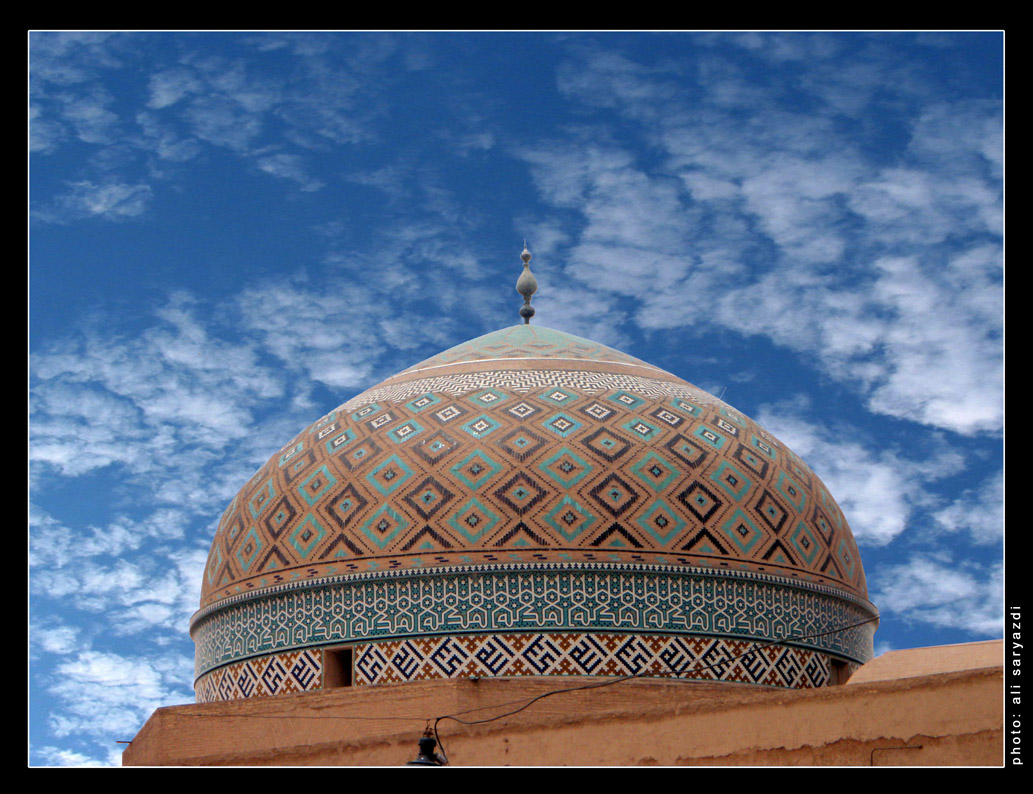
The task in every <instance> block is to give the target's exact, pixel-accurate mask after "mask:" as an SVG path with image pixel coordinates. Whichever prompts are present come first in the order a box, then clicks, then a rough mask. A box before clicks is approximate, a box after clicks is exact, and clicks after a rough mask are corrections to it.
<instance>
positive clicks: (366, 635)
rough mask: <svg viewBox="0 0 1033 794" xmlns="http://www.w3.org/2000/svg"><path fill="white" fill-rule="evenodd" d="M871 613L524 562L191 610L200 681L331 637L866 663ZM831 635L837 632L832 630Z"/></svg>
mask: <svg viewBox="0 0 1033 794" xmlns="http://www.w3.org/2000/svg"><path fill="white" fill-rule="evenodd" d="M875 614H876V613H875V612H874V610H873V609H872V608H871V605H870V604H867V602H864V603H862V602H861V601H859V600H858V601H852V600H849V599H846V598H844V597H843V596H842V594H836V593H834V591H829V592H823V591H822V590H818V589H812V588H808V587H802V586H788V585H783V584H777V583H775V582H772V581H763V580H760V579H759V578H754V577H745V576H741V577H735V576H721V575H713V574H709V575H708V574H700V573H681V574H672V573H670V572H669V569H668V570H662V569H660V570H651V569H649V568H648V567H646V566H640V567H637V568H636V567H633V566H626V567H623V568H621V567H617V566H614V567H612V568H609V569H607V568H594V569H589V568H583V569H582V568H574V569H568V568H562V567H560V566H556V567H555V568H544V569H539V568H535V567H532V566H523V567H512V568H509V567H505V566H498V567H496V568H494V569H477V568H470V569H466V570H462V571H455V570H453V571H451V572H449V571H447V570H446V571H442V570H437V571H435V572H433V574H430V575H424V576H414V575H411V574H406V575H402V574H401V573H399V574H398V575H397V576H388V575H385V576H381V577H356V578H354V579H346V580H343V581H339V582H333V583H330V584H325V585H323V586H318V587H306V588H295V589H287V590H282V591H272V592H270V593H267V594H265V595H264V597H259V598H249V599H243V600H240V601H236V602H234V603H232V604H230V605H228V606H226V607H225V608H222V609H212V610H206V611H204V612H201V613H198V615H196V616H195V618H194V621H193V624H192V627H191V635H192V636H193V638H194V641H195V643H196V649H197V653H196V657H195V673H196V675H197V676H198V677H200V676H202V675H204V674H205V673H207V672H209V671H211V670H213V669H215V668H217V667H221V666H223V665H226V664H233V663H236V662H240V661H243V660H245V659H247V658H249V657H255V656H260V655H265V654H269V653H277V652H281V651H286V650H298V649H301V648H314V647H318V646H321V645H326V644H329V643H355V642H361V641H369V640H389V639H406V638H412V637H418V636H427V635H437V636H444V635H449V636H456V635H459V634H483V633H503V632H511V631H530V632H536V631H537V632H540V631H549V632H557V631H559V632H567V631H573V632H584V631H585V630H586V629H587V630H592V631H599V632H607V631H611V632H612V631H614V630H617V631H620V632H627V633H654V632H662V633H666V634H677V635H710V636H715V635H717V636H726V637H730V638H742V639H747V640H755V639H756V640H770V639H778V638H805V637H811V636H812V635H821V636H814V637H813V639H800V640H799V641H798V642H794V645H802V646H808V647H812V648H815V649H818V650H822V651H827V652H829V653H832V654H834V655H836V656H838V657H843V658H845V659H849V660H854V661H858V662H861V663H864V662H865V661H867V660H868V659H870V658H871V656H872V635H873V634H874V630H875V624H874V623H867V624H865V625H862V626H857V627H854V628H850V629H846V630H841V629H843V628H844V627H846V626H850V625H852V624H855V623H859V622H860V621H863V620H866V619H869V618H871V617H873V616H874V615H875ZM837 630H838V631H837Z"/></svg>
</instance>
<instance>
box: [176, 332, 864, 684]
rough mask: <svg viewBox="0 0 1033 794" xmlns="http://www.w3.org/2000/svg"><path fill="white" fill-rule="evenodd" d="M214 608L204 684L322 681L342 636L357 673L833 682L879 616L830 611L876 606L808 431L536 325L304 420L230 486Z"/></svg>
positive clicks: (380, 679) (213, 561)
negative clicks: (802, 444)
mask: <svg viewBox="0 0 1033 794" xmlns="http://www.w3.org/2000/svg"><path fill="white" fill-rule="evenodd" d="M201 607H202V608H201V611H199V612H198V613H197V614H196V615H195V616H194V620H193V621H192V632H191V633H192V635H193V636H194V639H195V641H196V642H197V649H198V653H197V673H198V677H199V678H198V682H197V691H198V698H199V699H200V700H212V699H223V698H228V697H241V696H250V695H253V694H276V693H279V692H281V691H295V690H298V689H309V688H314V687H318V686H323V685H326V683H327V678H326V675H327V670H326V668H327V664H328V661H327V660H328V658H329V657H328V656H327V649H331V648H342V647H344V648H347V649H349V654H348V657H347V659H348V664H349V665H350V668H349V670H348V671H347V678H348V680H349V681H352V682H353V683H355V684H363V683H384V682H395V681H406V680H412V679H415V678H428V677H455V676H463V675H528V674H530V675H549V674H584V675H626V674H629V673H632V674H633V673H636V672H640V671H644V672H646V673H650V674H657V675H663V674H668V675H669V674H677V675H679V676H681V677H699V678H709V679H715V678H717V679H722V680H733V681H742V682H749V683H761V684H769V685H777V686H792V687H800V686H816V685H822V684H825V683H828V682H829V681H830V680H831V679H833V678H835V677H836V675H837V672H836V670H837V667H836V666H837V665H847V666H848V667H849V666H850V665H854V664H857V663H863V662H864V661H866V660H867V659H868V658H870V656H871V638H872V633H873V631H874V623H873V622H870V623H868V624H866V625H863V626H860V627H857V628H854V629H849V630H847V631H844V632H838V633H833V634H827V633H825V632H828V631H829V630H831V629H835V628H839V627H843V626H847V625H852V624H856V623H859V622H860V621H862V620H865V619H867V618H871V617H873V616H874V615H875V614H876V612H875V610H874V607H872V605H871V604H870V603H869V602H868V601H867V589H866V585H865V579H864V572H863V570H862V567H861V560H860V557H859V555H858V552H857V548H856V545H855V543H854V539H853V536H852V534H851V532H850V528H849V526H848V525H847V522H846V519H845V518H844V517H843V514H842V512H841V511H840V509H839V507H838V506H837V505H836V502H835V501H834V500H833V498H832V496H831V495H830V494H829V492H828V490H827V489H826V488H825V486H824V485H823V484H822V482H821V481H820V480H819V479H818V478H817V476H816V475H815V474H814V473H813V472H812V471H811V470H810V469H809V468H808V467H807V465H806V464H805V463H804V462H803V461H802V460H800V459H799V458H798V457H797V456H796V455H794V454H793V453H792V452H791V451H790V450H789V449H787V448H786V447H785V446H784V445H783V444H781V443H780V442H779V441H778V440H777V439H775V438H774V437H772V436H771V435H770V434H768V433H767V432H766V431H764V429H763V428H761V427H760V426H758V425H757V424H756V423H754V422H753V421H752V420H751V419H749V418H747V417H745V416H743V415H742V414H740V413H739V412H737V411H735V410H734V409H733V408H731V407H729V406H728V405H726V404H725V403H723V402H721V401H720V400H718V399H716V398H714V397H712V396H711V395H709V394H708V393H706V392H704V391H702V390H700V389H698V388H696V387H694V386H692V385H690V384H689V383H686V382H685V381H683V380H681V379H680V378H678V377H676V376H674V375H671V374H670V373H667V372H665V371H663V370H661V369H659V368H657V367H655V366H652V365H650V364H647V363H645V362H643V361H640V360H638V359H635V358H633V357H631V356H628V355H625V354H623V353H621V352H619V351H616V350H613V349H611V348H608V347H606V346H604V345H600V344H598V343H595V342H591V341H589V340H586V339H581V338H579V337H576V336H572V335H570V334H566V333H562V332H559V331H554V330H549V329H547V328H542V327H539V326H530V325H522V326H516V327H513V328H508V329H504V330H501V331H496V332H494V333H490V334H487V335H485V336H482V337H479V338H477V339H474V340H471V341H469V342H466V343H464V344H462V345H459V346H457V347H454V348H451V349H450V350H447V351H445V352H444V353H441V354H439V355H437V356H434V357H432V358H430V359H427V360H426V361H424V362H421V363H420V364H417V365H415V366H413V367H410V368H409V369H407V370H404V371H403V372H401V373H399V374H398V375H395V376H393V377H391V378H389V379H388V380H386V381H384V382H383V383H381V384H379V385H377V386H375V387H373V388H372V389H369V390H368V391H366V392H363V393H362V394H360V395H358V396H357V397H355V398H353V399H351V400H349V401H348V402H346V403H345V404H344V405H342V406H340V407H339V408H337V409H336V410H334V411H332V412H331V413H329V414H327V415H326V416H324V417H322V418H321V419H319V420H318V421H317V422H315V423H314V424H312V425H311V426H310V427H308V428H306V429H305V430H304V431H302V432H301V433H300V434H298V435H297V436H296V437H295V438H293V439H292V440H291V441H290V442H289V443H287V444H286V445H285V446H284V447H283V448H282V449H280V450H279V451H278V452H277V453H276V454H275V455H273V457H272V458H271V459H270V460H269V461H268V462H267V463H266V464H265V466H263V467H262V468H261V469H260V470H259V471H258V472H257V473H256V474H255V475H254V476H253V477H252V478H251V479H250V480H249V481H248V482H247V484H246V485H245V486H244V487H243V488H242V489H241V491H240V493H239V494H238V495H237V496H236V497H235V498H234V500H233V502H232V503H231V504H230V506H229V507H228V508H227V509H226V512H225V513H224V515H223V517H222V520H221V521H220V523H219V528H218V531H217V533H216V536H215V539H214V541H213V543H212V547H211V551H210V554H209V559H208V565H207V568H206V571H205V576H204V584H203V589H202V597H201ZM816 635H821V636H816ZM779 638H786V640H787V641H786V642H785V643H779V644H775V645H772V646H770V647H767V648H765V649H764V651H763V652H758V653H756V654H753V655H751V656H749V657H742V658H739V657H741V654H742V653H744V652H745V651H748V650H750V649H751V648H752V647H754V646H753V645H751V642H754V641H757V640H760V641H764V642H769V641H771V640H773V639H779ZM794 638H802V639H796V640H794ZM722 659H724V660H726V664H723V665H722V664H715V662H720V661H721V660H722Z"/></svg>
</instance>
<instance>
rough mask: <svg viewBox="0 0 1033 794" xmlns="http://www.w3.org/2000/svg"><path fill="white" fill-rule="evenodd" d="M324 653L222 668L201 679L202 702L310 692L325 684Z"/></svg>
mask: <svg viewBox="0 0 1033 794" xmlns="http://www.w3.org/2000/svg"><path fill="white" fill-rule="evenodd" d="M322 660H323V654H322V653H321V652H320V651H309V650H304V651H293V652H288V653H280V654H272V655H270V656H265V657H260V658H257V659H248V660H247V661H246V662H238V663H237V664H231V665H227V666H225V667H220V668H219V669H218V670H213V671H212V672H211V673H209V674H208V675H205V676H203V677H201V678H200V679H198V680H197V682H196V683H195V685H194V692H195V695H196V699H197V702H198V703H211V702H213V701H216V700H237V699H239V698H250V697H261V696H265V695H286V694H290V693H291V692H306V691H309V690H313V689H319V688H321V687H322V685H323V669H322V666H323V665H322Z"/></svg>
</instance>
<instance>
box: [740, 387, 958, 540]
mask: <svg viewBox="0 0 1033 794" xmlns="http://www.w3.org/2000/svg"><path fill="white" fill-rule="evenodd" d="M754 418H755V419H756V420H757V421H758V422H759V423H760V424H761V425H762V426H763V427H764V428H766V429H767V430H769V431H770V432H771V433H772V434H774V436H775V437H776V438H778V439H779V440H780V441H782V442H783V443H784V444H785V445H786V446H788V447H789V449H791V450H792V451H793V452H794V453H796V454H797V455H798V456H800V457H801V458H802V459H803V460H804V461H805V462H806V463H807V464H808V465H809V466H810V467H811V469H812V470H813V471H814V473H815V474H817V475H818V477H820V478H821V480H822V482H824V483H825V486H826V487H827V488H828V490H829V492H830V493H831V494H833V496H834V497H835V499H836V501H837V503H838V504H839V506H840V508H841V509H842V510H843V513H844V515H845V516H846V518H847V520H848V522H849V523H850V528H851V530H852V532H853V534H854V537H855V538H856V539H857V542H858V544H860V545H862V546H865V545H867V546H885V545H888V544H889V543H891V542H892V541H893V540H894V539H896V538H897V537H899V536H900V535H901V534H902V533H904V532H905V531H906V530H907V529H908V527H909V523H910V520H911V517H912V514H913V512H914V510H915V508H916V507H917V506H924V505H925V504H926V502H927V501H928V498H927V495H926V489H927V488H928V487H929V486H930V484H931V483H933V482H935V481H936V480H939V479H942V478H943V477H946V476H949V475H951V474H954V473H957V472H958V471H959V470H961V468H962V467H963V465H964V461H963V459H962V458H961V456H960V455H958V454H957V453H952V452H950V451H947V450H941V451H939V452H938V454H936V455H935V456H930V459H914V458H909V457H907V456H905V455H904V454H902V453H901V452H900V451H898V450H895V449H893V448H891V447H885V446H883V447H879V448H874V447H873V446H870V445H866V444H864V443H862V441H861V440H860V439H861V438H863V435H862V434H861V433H860V432H858V431H853V432H851V429H850V428H848V427H838V428H835V429H832V428H826V427H822V426H821V424H820V423H818V422H817V421H815V420H814V418H813V417H811V416H806V414H805V413H804V412H802V411H801V410H800V406H799V405H793V404H791V403H781V404H777V405H769V406H764V407H763V408H762V410H761V411H760V413H759V415H758V416H756V417H754Z"/></svg>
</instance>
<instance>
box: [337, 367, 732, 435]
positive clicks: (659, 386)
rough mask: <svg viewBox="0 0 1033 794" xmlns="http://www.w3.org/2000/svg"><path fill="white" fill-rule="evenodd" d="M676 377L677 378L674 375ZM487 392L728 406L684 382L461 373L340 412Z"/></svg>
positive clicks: (558, 372)
mask: <svg viewBox="0 0 1033 794" xmlns="http://www.w3.org/2000/svg"><path fill="white" fill-rule="evenodd" d="M671 377H672V378H673V376H671ZM484 388H491V389H504V390H507V391H513V392H516V393H519V394H527V393H530V392H533V391H538V390H541V389H548V388H567V389H575V390H577V391H578V392H581V393H584V394H598V393H602V392H606V391H613V390H618V389H619V390H623V391H629V392H633V393H635V394H638V395H641V396H643V397H648V398H650V399H654V400H658V399H663V398H665V397H682V398H685V399H690V400H693V401H695V402H699V403H705V404H707V405H709V406H720V407H726V406H725V403H723V402H721V401H720V400H718V399H717V398H716V397H714V396H713V395H711V394H708V393H707V392H705V391H703V390H702V389H698V388H695V387H694V386H691V385H689V384H687V383H685V382H683V381H682V382H679V381H675V380H661V379H659V378H649V377H643V376H640V375H627V374H623V373H617V372H592V371H588V370H574V369H571V370H562V369H541V370H524V369H500V370H487V371H483V372H458V373H452V374H449V375H437V376H433V377H427V378H418V379H415V380H404V381H402V382H400V383H392V384H388V385H385V386H380V387H374V388H372V389H370V390H368V391H364V392H362V394H358V395H356V396H355V397H353V398H352V399H350V400H349V401H348V402H346V403H344V404H343V405H342V406H340V408H338V409H337V410H338V411H342V412H345V413H347V412H349V411H355V410H358V409H359V408H361V407H362V406H364V405H369V404H370V403H381V402H386V403H404V402H407V401H408V400H410V399H412V398H413V397H418V396H420V395H423V394H426V393H428V392H434V393H441V394H448V395H450V396H452V397H461V396H463V395H464V394H468V393H470V392H472V391H476V390H478V389H484ZM317 424H318V423H317Z"/></svg>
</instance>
